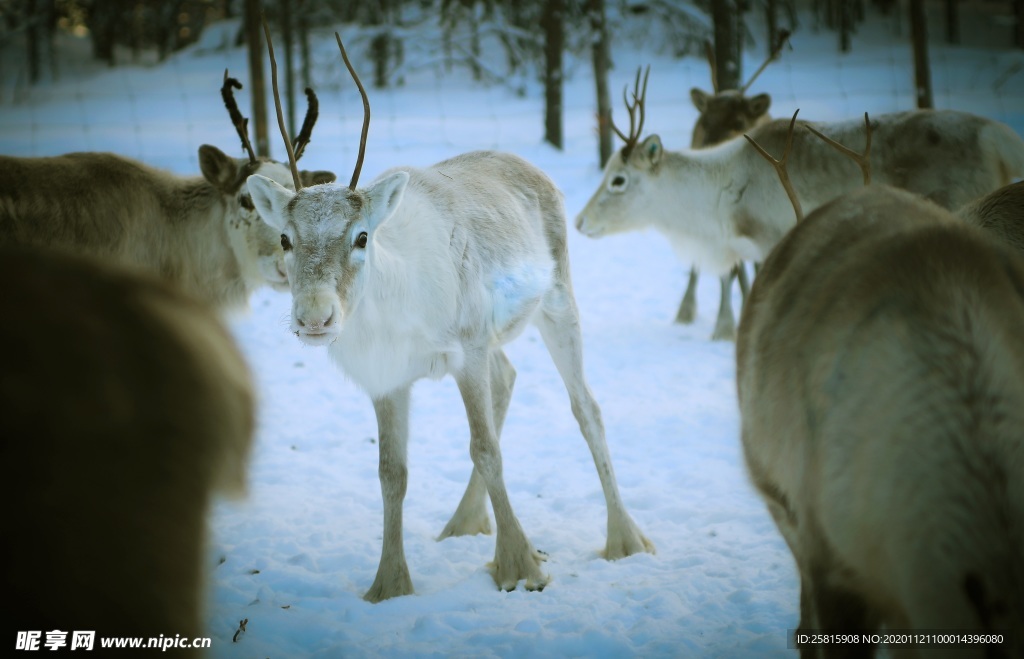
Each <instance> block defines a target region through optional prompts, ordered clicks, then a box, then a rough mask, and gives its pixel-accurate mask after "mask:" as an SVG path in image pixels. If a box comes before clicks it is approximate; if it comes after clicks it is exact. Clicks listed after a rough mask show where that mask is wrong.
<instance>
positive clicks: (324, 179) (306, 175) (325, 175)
mask: <svg viewBox="0 0 1024 659" xmlns="http://www.w3.org/2000/svg"><path fill="white" fill-rule="evenodd" d="M337 178H338V177H337V176H335V175H334V172H326V171H321V170H317V171H315V172H311V171H308V170H305V169H304V170H302V171H301V172H299V180H301V181H302V187H304V188H305V187H308V186H310V185H320V184H321V183H334V181H335V180H337Z"/></svg>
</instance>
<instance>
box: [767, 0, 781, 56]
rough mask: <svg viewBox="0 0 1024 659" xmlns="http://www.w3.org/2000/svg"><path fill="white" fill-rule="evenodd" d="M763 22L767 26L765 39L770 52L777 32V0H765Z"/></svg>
mask: <svg viewBox="0 0 1024 659" xmlns="http://www.w3.org/2000/svg"><path fill="white" fill-rule="evenodd" d="M764 19H765V20H764V22H765V25H766V26H767V27H768V39H767V40H766V41H765V43H766V44H767V49H768V52H769V53H770V52H772V47H773V46H774V45H775V39H776V35H778V33H779V3H778V0H765V3H764Z"/></svg>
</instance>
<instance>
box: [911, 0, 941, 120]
mask: <svg viewBox="0 0 1024 659" xmlns="http://www.w3.org/2000/svg"><path fill="white" fill-rule="evenodd" d="M910 38H911V42H912V43H913V48H914V89H915V95H916V96H917V107H918V108H932V107H935V106H934V104H933V103H932V78H931V71H930V70H929V68H928V20H927V17H926V16H925V9H924V0H910Z"/></svg>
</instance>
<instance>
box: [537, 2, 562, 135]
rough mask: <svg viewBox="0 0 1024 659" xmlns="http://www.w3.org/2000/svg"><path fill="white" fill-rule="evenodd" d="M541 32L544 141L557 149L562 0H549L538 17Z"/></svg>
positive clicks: (560, 119)
mask: <svg viewBox="0 0 1024 659" xmlns="http://www.w3.org/2000/svg"><path fill="white" fill-rule="evenodd" d="M540 24H541V28H542V29H543V31H544V140H545V141H547V142H549V143H550V144H551V145H553V146H554V147H555V148H556V149H561V148H562V146H563V140H562V75H563V69H562V53H563V52H564V51H565V2H564V0H548V2H546V3H545V4H544V13H543V14H542V15H541V19H540Z"/></svg>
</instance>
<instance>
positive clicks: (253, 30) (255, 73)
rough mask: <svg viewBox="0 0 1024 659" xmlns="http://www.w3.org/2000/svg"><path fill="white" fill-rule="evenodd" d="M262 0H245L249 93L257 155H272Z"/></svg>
mask: <svg viewBox="0 0 1024 659" xmlns="http://www.w3.org/2000/svg"><path fill="white" fill-rule="evenodd" d="M260 11H261V7H260V0H245V18H244V20H245V40H246V43H247V45H248V51H249V94H250V95H251V96H252V118H253V123H254V124H255V126H254V127H253V131H254V133H255V135H254V137H255V138H256V143H255V145H254V146H255V148H256V155H258V156H266V157H267V158H269V157H270V140H269V138H268V133H267V90H266V85H265V84H264V81H265V78H264V76H263V28H262V27H261V25H260Z"/></svg>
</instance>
